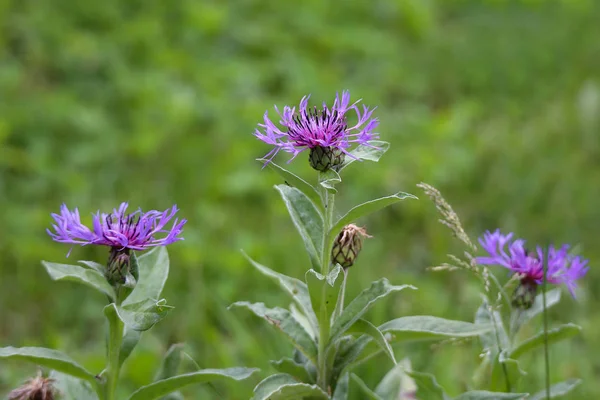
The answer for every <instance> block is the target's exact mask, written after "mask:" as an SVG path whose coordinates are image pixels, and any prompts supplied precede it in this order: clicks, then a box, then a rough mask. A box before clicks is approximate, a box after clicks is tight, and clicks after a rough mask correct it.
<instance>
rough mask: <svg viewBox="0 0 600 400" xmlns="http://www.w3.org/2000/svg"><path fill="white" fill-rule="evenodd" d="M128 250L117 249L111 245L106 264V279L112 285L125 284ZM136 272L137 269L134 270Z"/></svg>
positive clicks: (127, 268)
mask: <svg viewBox="0 0 600 400" xmlns="http://www.w3.org/2000/svg"><path fill="white" fill-rule="evenodd" d="M129 253H130V250H129V249H128V248H124V249H119V248H116V247H112V248H111V250H110V256H109V257H108V263H107V264H106V273H105V276H106V280H107V281H108V283H110V284H111V285H112V286H116V285H122V284H125V283H126V281H127V276H128V275H130V273H129V265H130V262H131V256H130V254H129ZM136 272H137V271H136Z"/></svg>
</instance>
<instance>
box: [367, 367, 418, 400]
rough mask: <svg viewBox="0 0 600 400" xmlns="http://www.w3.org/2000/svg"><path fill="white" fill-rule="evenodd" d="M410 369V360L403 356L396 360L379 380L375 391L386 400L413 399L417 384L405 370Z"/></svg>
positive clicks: (408, 370)
mask: <svg viewBox="0 0 600 400" xmlns="http://www.w3.org/2000/svg"><path fill="white" fill-rule="evenodd" d="M410 371H412V368H411V365H410V360H409V359H408V358H404V359H402V360H400V361H399V362H398V364H397V365H395V366H394V368H392V369H391V370H390V371H389V372H388V373H387V374H386V375H385V376H384V377H383V379H382V380H381V382H379V385H377V388H375V393H377V395H378V396H380V397H382V398H384V399H386V400H406V399H414V398H415V397H414V396H415V393H416V392H417V385H416V383H415V381H414V379H412V378H411V377H410V376H408V375H407V372H410Z"/></svg>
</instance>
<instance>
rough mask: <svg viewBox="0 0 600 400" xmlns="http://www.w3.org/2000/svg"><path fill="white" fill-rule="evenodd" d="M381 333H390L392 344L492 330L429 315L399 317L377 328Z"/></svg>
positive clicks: (475, 334)
mask: <svg viewBox="0 0 600 400" xmlns="http://www.w3.org/2000/svg"><path fill="white" fill-rule="evenodd" d="M379 330H380V331H381V332H391V333H393V335H394V338H393V341H394V342H402V341H408V340H433V339H446V338H450V337H459V338H461V337H462V338H464V337H471V336H479V335H481V334H484V333H486V332H490V331H491V330H492V326H491V325H483V324H480V325H476V324H473V323H470V322H464V321H455V320H451V319H445V318H438V317H433V316H430V315H414V316H410V317H400V318H396V319H393V320H391V321H388V322H386V323H384V324H383V325H381V326H380V327H379Z"/></svg>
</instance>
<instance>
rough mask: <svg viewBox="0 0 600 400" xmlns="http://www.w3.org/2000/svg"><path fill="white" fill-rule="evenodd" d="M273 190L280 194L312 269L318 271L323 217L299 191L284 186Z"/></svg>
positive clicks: (278, 186)
mask: <svg viewBox="0 0 600 400" xmlns="http://www.w3.org/2000/svg"><path fill="white" fill-rule="evenodd" d="M275 189H277V190H278V191H279V193H280V194H281V197H282V198H283V201H284V203H285V206H286V207H287V209H288V211H289V213H290V216H291V217H292V221H293V222H294V225H295V226H296V229H298V232H299V233H300V236H301V237H302V240H303V241H304V246H305V247H306V251H307V252H308V255H309V257H310V262H311V264H312V266H313V268H316V269H319V268H320V267H321V258H320V254H321V248H322V246H323V243H322V241H323V216H322V215H321V213H320V212H319V210H317V208H316V207H315V205H314V204H313V202H312V201H311V200H310V199H309V198H308V197H306V195H305V194H304V193H302V192H301V191H300V190H298V189H296V188H293V187H290V186H286V185H276V186H275Z"/></svg>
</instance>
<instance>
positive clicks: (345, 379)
mask: <svg viewBox="0 0 600 400" xmlns="http://www.w3.org/2000/svg"><path fill="white" fill-rule="evenodd" d="M349 393H350V374H348V373H345V374H344V375H342V377H341V378H340V379H338V381H337V384H336V385H335V391H334V392H333V397H332V398H331V400H348V394H349Z"/></svg>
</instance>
